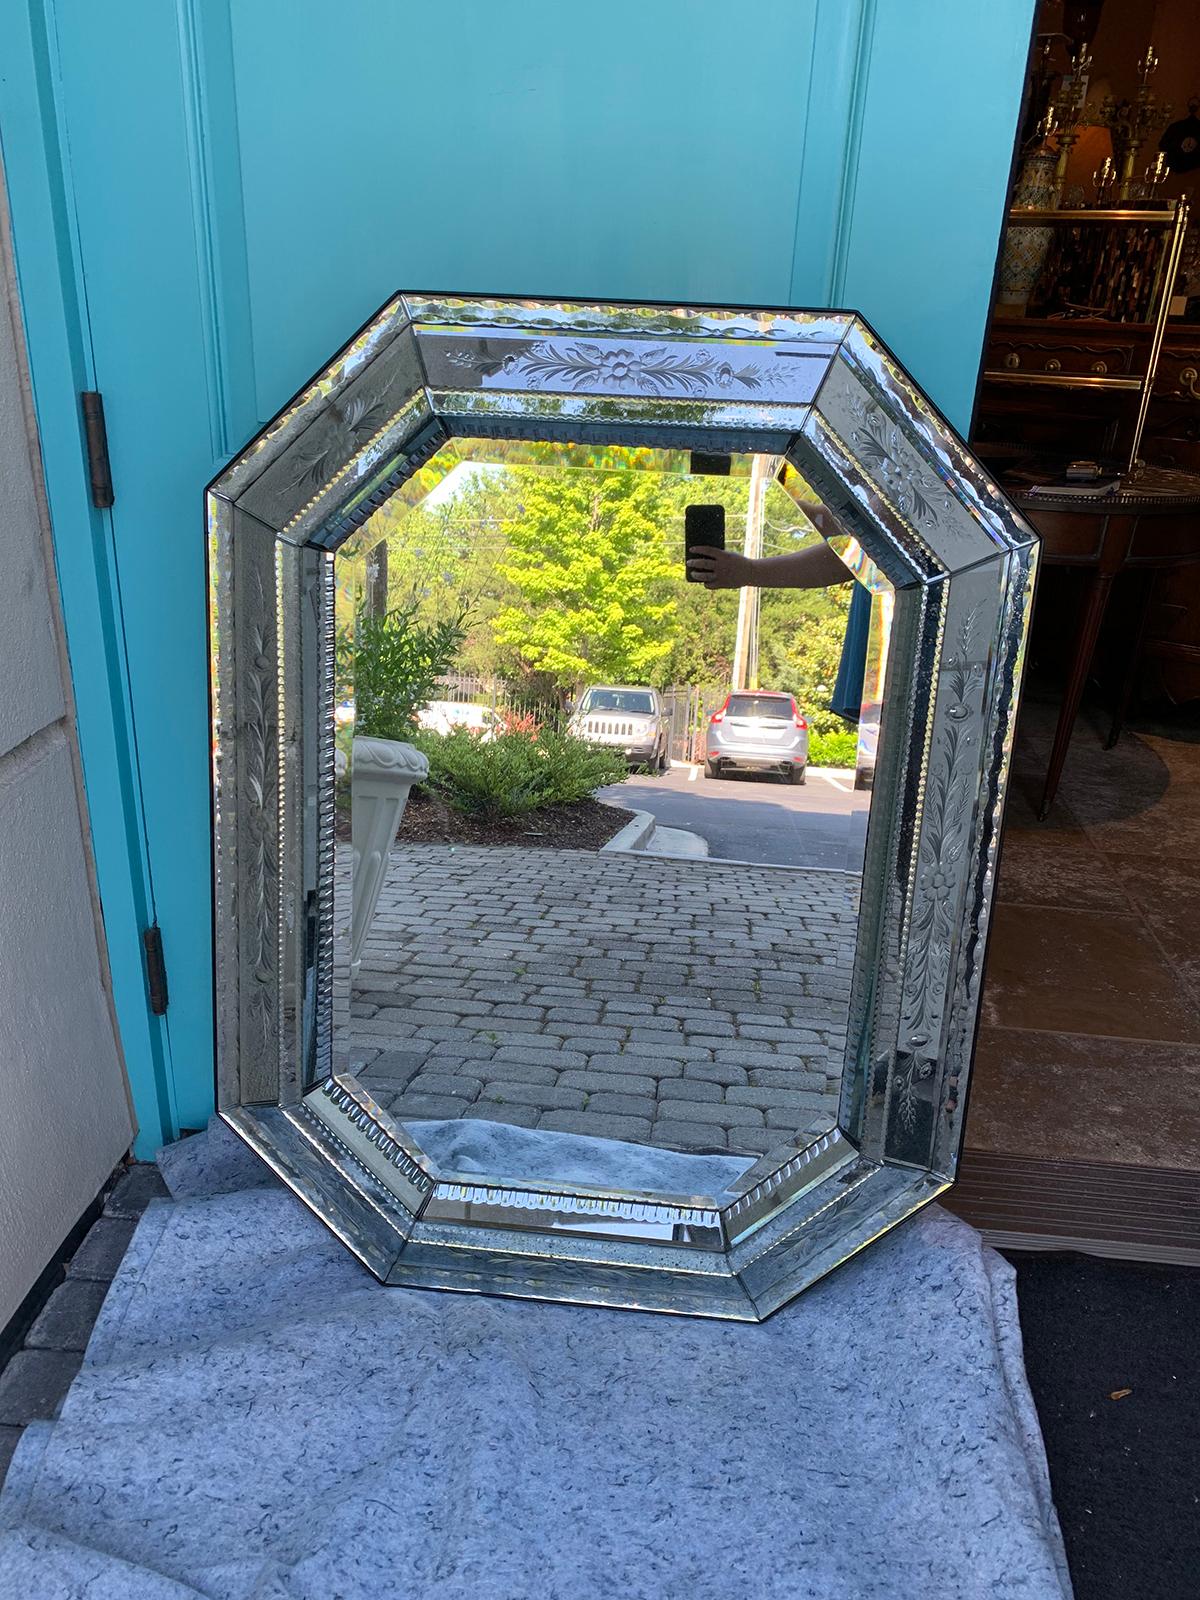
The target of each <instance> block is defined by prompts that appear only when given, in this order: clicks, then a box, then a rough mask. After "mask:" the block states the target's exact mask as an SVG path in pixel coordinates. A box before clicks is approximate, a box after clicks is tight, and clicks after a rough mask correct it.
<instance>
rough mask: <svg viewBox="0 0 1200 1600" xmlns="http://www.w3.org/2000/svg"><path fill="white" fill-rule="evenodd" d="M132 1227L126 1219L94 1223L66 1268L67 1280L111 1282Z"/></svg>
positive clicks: (127, 1243) (104, 1219)
mask: <svg viewBox="0 0 1200 1600" xmlns="http://www.w3.org/2000/svg"><path fill="white" fill-rule="evenodd" d="M136 1226H137V1224H136V1223H135V1222H134V1221H133V1220H132V1219H131V1218H128V1217H101V1218H100V1219H99V1221H97V1222H94V1223H93V1224H92V1226H91V1227H90V1228H89V1229H88V1233H87V1237H86V1238H85V1239H84V1241H83V1243H82V1244H81V1245H80V1246H79V1249H78V1250H77V1251H76V1252H75V1254H74V1255H73V1256H72V1257H71V1260H70V1261H69V1262H68V1264H67V1275H68V1277H72V1278H98V1279H101V1280H103V1281H105V1282H108V1281H109V1280H111V1279H112V1278H113V1277H115V1275H116V1271H117V1268H118V1267H119V1266H120V1265H121V1261H122V1259H123V1257H124V1255H125V1251H126V1250H127V1249H128V1247H129V1241H130V1239H132V1238H133V1230H134V1228H135V1227H136Z"/></svg>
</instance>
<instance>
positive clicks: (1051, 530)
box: [1009, 467, 1200, 818]
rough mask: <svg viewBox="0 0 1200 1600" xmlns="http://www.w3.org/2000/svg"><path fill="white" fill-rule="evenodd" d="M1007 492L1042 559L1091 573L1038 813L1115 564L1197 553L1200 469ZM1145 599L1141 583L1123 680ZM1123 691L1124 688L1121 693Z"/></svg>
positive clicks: (1064, 746) (1136, 647)
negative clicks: (1109, 484)
mask: <svg viewBox="0 0 1200 1600" xmlns="http://www.w3.org/2000/svg"><path fill="white" fill-rule="evenodd" d="M1009 494H1010V497H1011V498H1012V500H1013V502H1014V504H1015V505H1017V506H1019V507H1020V509H1021V511H1022V512H1023V513H1024V514H1025V516H1026V517H1028V519H1029V521H1030V522H1031V523H1032V524H1033V526H1034V527H1035V528H1036V529H1037V531H1038V533H1039V534H1040V535H1041V537H1042V560H1043V561H1045V562H1046V563H1047V564H1049V565H1051V566H1063V567H1083V568H1086V569H1087V570H1088V572H1089V574H1090V576H1089V578H1088V586H1087V594H1086V598H1085V601H1084V607H1083V615H1082V617H1081V619H1080V623H1079V628H1078V631H1077V633H1076V636H1075V643H1074V648H1073V650H1072V654H1071V666H1070V671H1069V673H1068V677H1067V687H1066V690H1065V692H1064V694H1063V699H1062V705H1061V707H1060V708H1059V713H1058V725H1057V727H1056V728H1055V730H1054V744H1053V746H1052V748H1051V751H1050V762H1049V766H1048V767H1047V769H1046V783H1045V788H1044V789H1043V791H1042V802H1041V806H1040V808H1039V811H1038V815H1039V816H1040V817H1043V818H1044V817H1045V816H1046V815H1047V813H1048V812H1049V810H1050V807H1051V806H1052V805H1053V804H1054V797H1055V795H1056V794H1057V793H1058V785H1059V780H1060V779H1061V777H1062V770H1063V764H1064V763H1065V761H1066V759H1067V750H1068V748H1069V746H1070V743H1071V734H1072V731H1073V730H1074V727H1075V718H1076V716H1077V715H1078V713H1079V703H1080V701H1081V700H1082V698H1083V690H1084V685H1085V684H1086V683H1087V677H1088V672H1089V671H1090V669H1091V665H1092V657H1093V655H1094V654H1095V650H1096V640H1097V639H1098V637H1099V634H1100V625H1101V623H1102V622H1103V621H1104V614H1105V612H1106V610H1107V609H1108V600H1109V595H1110V594H1111V592H1112V585H1113V579H1114V578H1115V577H1116V576H1117V574H1118V573H1121V572H1126V571H1139V570H1140V571H1144V572H1147V573H1153V572H1154V571H1156V570H1161V569H1164V568H1168V567H1176V566H1182V565H1183V564H1184V563H1186V562H1190V561H1200V474H1197V473H1192V472H1179V471H1175V470H1173V469H1169V468H1166V467H1143V468H1141V469H1140V470H1139V472H1138V473H1137V474H1136V476H1132V477H1127V478H1126V479H1125V481H1124V482H1123V483H1122V485H1121V486H1120V487H1119V488H1117V489H1115V490H1109V491H1108V492H1106V493H1102V494H1087V495H1077V494H1069V495H1068V494H1061V493H1060V494H1057V495H1056V494H1055V492H1054V491H1053V489H1048V490H1040V489H1032V488H1021V489H1018V490H1015V491H1014V490H1010V491H1009ZM1149 599H1150V596H1149V590H1148V588H1147V594H1146V600H1145V605H1144V609H1143V613H1142V623H1141V627H1140V629H1139V633H1138V637H1137V639H1136V640H1135V641H1134V643H1133V650H1132V653H1131V662H1130V672H1129V674H1128V676H1127V683H1130V684H1131V683H1132V673H1133V672H1134V671H1135V670H1136V665H1137V658H1138V655H1139V653H1140V648H1141V643H1142V640H1143V638H1144V633H1145V622H1146V618H1147V616H1148V614H1149ZM1125 698H1126V696H1125V695H1124V694H1123V696H1122V700H1123V701H1124V699H1125ZM1123 714H1124V705H1123V704H1122V705H1119V706H1118V709H1117V716H1116V718H1114V732H1113V734H1110V738H1109V741H1108V742H1109V743H1110V744H1112V743H1115V733H1116V732H1119V731H1120V718H1121V717H1122V716H1123Z"/></svg>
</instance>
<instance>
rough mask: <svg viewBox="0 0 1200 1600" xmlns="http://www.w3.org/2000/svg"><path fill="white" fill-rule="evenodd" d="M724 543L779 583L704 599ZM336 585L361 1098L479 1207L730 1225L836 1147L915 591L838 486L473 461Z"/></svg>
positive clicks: (416, 503)
mask: <svg viewBox="0 0 1200 1600" xmlns="http://www.w3.org/2000/svg"><path fill="white" fill-rule="evenodd" d="M714 467H715V470H714ZM698 506H699V507H705V508H711V507H719V508H720V514H719V515H718V514H717V513H714V512H712V511H709V512H708V513H707V517H708V523H707V524H705V519H704V517H701V518H700V519H699V521H694V520H691V518H693V517H694V516H695V513H691V514H690V513H689V509H688V508H689V507H693V508H694V507H698ZM722 523H723V528H724V537H725V545H726V548H727V549H728V550H730V551H734V552H738V553H748V554H749V555H750V557H751V558H752V559H755V560H757V561H762V560H764V559H765V560H766V562H767V565H766V566H760V567H756V568H754V569H752V570H753V572H754V575H755V576H756V577H758V579H759V580H760V582H759V583H757V584H755V585H752V586H750V587H746V588H739V587H737V586H731V587H727V588H721V589H710V588H709V587H707V586H706V585H705V584H703V583H696V582H688V581H687V578H686V574H685V557H684V552H685V547H686V546H687V545H688V544H689V542H690V539H691V531H692V530H694V529H696V528H703V527H704V526H706V525H708V526H718V527H719V526H720V525H721V524H722ZM826 539H828V541H829V542H828V545H827V544H826ZM692 547H693V548H695V546H694V545H693V546H692ZM807 550H812V551H814V553H815V552H819V551H826V552H828V551H832V552H834V553H835V554H836V555H837V556H838V557H839V558H840V559H839V560H838V562H837V563H836V564H834V570H833V573H832V575H831V574H830V572H829V571H828V570H827V569H828V566H829V563H828V562H827V563H826V570H825V571H824V573H823V574H822V573H821V572H820V571H819V566H815V567H814V568H813V569H812V570H813V573H814V575H815V581H808V580H805V582H804V586H799V587H798V586H795V585H794V583H786V584H784V583H780V582H778V581H777V577H776V574H778V571H779V569H778V567H775V568H774V569H772V567H771V565H770V563H771V560H772V559H773V558H779V557H785V556H792V555H795V554H797V553H798V552H802V551H807ZM334 560H335V596H336V598H335V632H336V664H335V680H336V682H335V696H334V699H335V709H334V721H335V734H334V744H335V780H334V791H335V805H336V828H335V836H336V843H335V874H334V876H335V916H334V1070H335V1072H338V1073H348V1074H351V1075H352V1076H353V1077H354V1078H356V1079H357V1080H358V1081H359V1083H360V1084H361V1085H362V1087H363V1088H365V1089H366V1090H367V1092H368V1093H369V1095H370V1096H371V1098H372V1099H373V1100H374V1101H375V1102H376V1104H377V1105H378V1106H379V1107H380V1108H382V1111H383V1112H384V1113H386V1115H387V1117H388V1119H390V1120H391V1121H392V1122H394V1123H396V1124H398V1125H399V1126H400V1127H401V1128H402V1129H403V1130H404V1133H405V1135H406V1136H407V1138H408V1140H409V1141H410V1142H411V1144H412V1145H414V1146H415V1147H416V1148H417V1149H418V1150H420V1151H421V1152H424V1153H425V1155H427V1156H428V1157H429V1158H430V1159H431V1161H432V1162H434V1163H436V1165H437V1168H438V1169H439V1170H440V1172H441V1173H442V1174H443V1175H449V1174H454V1175H462V1176H463V1177H464V1178H469V1177H470V1176H472V1175H486V1176H487V1177H489V1178H492V1179H496V1178H502V1179H505V1180H509V1179H511V1180H512V1181H513V1182H514V1183H529V1184H536V1183H554V1182H561V1183H564V1184H572V1185H577V1186H578V1185H583V1186H591V1187H596V1188H599V1189H604V1190H609V1191H611V1190H621V1191H626V1192H633V1193H637V1194H651V1195H655V1196H664V1195H676V1196H689V1197H700V1196H702V1197H705V1198H706V1199H711V1200H714V1201H716V1202H718V1203H726V1202H727V1201H728V1200H729V1199H730V1198H731V1197H733V1196H736V1195H738V1194H741V1193H744V1192H745V1191H746V1190H747V1189H748V1188H750V1187H752V1186H753V1185H754V1184H755V1183H756V1182H758V1181H759V1180H760V1179H761V1178H763V1177H764V1176H766V1175H767V1174H768V1173H770V1172H772V1171H774V1170H776V1169H777V1168H778V1167H779V1166H780V1165H781V1164H782V1163H783V1162H784V1161H787V1160H789V1159H790V1158H792V1157H793V1156H795V1155H796V1153H797V1151H799V1150H802V1149H804V1148H805V1147H807V1146H808V1145H810V1144H811V1143H812V1142H813V1141H814V1140H818V1139H820V1138H821V1136H822V1135H824V1134H826V1133H828V1132H829V1131H830V1130H831V1129H833V1128H834V1127H835V1126H836V1125H837V1121H838V1105H839V1097H840V1094H841V1082H842V1070H843V1059H844V1055H845V1048H846V1028H847V1008H848V1001H849V994H850V981H851V972H852V968H853V964H854V955H855V945H856V935H857V927H858V906H859V893H860V885H861V875H862V866H863V854H864V848H865V843H866V837H867V828H868V823H869V817H870V802H871V796H872V779H873V771H874V760H875V749H876V742H877V736H878V730H879V720H880V715H881V706H882V699H883V693H882V686H883V682H884V672H885V668H886V656H887V639H888V627H889V620H890V616H891V604H892V591H891V589H890V587H889V586H888V584H887V583H886V582H885V581H884V580H883V578H882V576H881V575H880V574H879V573H878V571H877V570H876V569H875V568H873V567H872V566H871V565H870V564H869V563H868V562H866V561H865V560H863V559H862V558H861V555H860V553H859V551H858V549H857V546H856V545H855V544H854V542H853V540H851V539H850V538H849V537H848V536H846V535H845V534H844V532H843V531H842V530H841V529H840V528H839V527H838V525H837V524H836V522H835V521H834V520H833V518H832V517H831V515H830V514H829V513H828V511H826V510H825V509H824V508H823V507H821V505H820V503H819V500H818V498H817V496H816V495H815V494H814V492H813V491H812V490H811V489H810V487H809V486H808V484H807V483H806V482H805V481H804V480H803V479H802V478H801V477H800V476H799V475H798V474H797V472H796V471H795V470H794V469H793V468H792V467H791V466H785V465H784V464H783V463H782V462H781V461H780V460H779V459H777V458H773V457H766V456H751V455H745V456H733V457H726V458H717V460H716V461H715V463H714V462H712V461H708V460H706V459H705V458H699V457H693V456H689V454H688V453H687V452H685V451H678V452H676V451H669V450H651V449H645V448H637V447H629V448H620V447H605V448H591V447H583V446H571V445H563V444H534V443H528V442H510V441H501V440H495V439H488V440H471V439H456V440H454V441H453V442H452V443H450V444H447V445H445V446H444V447H443V448H442V449H441V450H440V451H439V452H438V454H437V455H435V456H434V457H433V458H432V460H431V461H429V462H428V463H427V464H426V465H425V466H424V467H423V468H422V469H421V470H420V471H419V472H418V473H417V474H416V475H415V476H414V477H413V478H412V479H410V480H409V481H408V482H407V483H406V484H405V485H404V486H403V488H402V489H401V490H400V491H398V492H397V494H396V495H394V496H393V497H392V499H391V500H389V501H388V502H387V503H386V504H385V505H384V506H383V507H381V508H380V509H379V510H378V511H377V512H375V514H374V515H373V516H372V517H371V518H370V519H369V520H368V521H367V522H366V523H364V525H363V526H362V527H361V528H360V529H359V530H358V531H357V532H356V533H355V534H354V535H352V537H351V538H350V539H349V540H348V541H347V542H346V543H345V544H344V545H343V546H342V547H341V549H340V550H339V551H338V553H337V555H336V557H335V558H334ZM740 570H741V571H743V572H744V571H745V570H746V569H740ZM831 577H832V581H831ZM612 807H617V808H621V809H622V810H623V811H626V812H632V813H634V815H633V817H632V819H631V820H629V821H628V822H627V823H625V824H624V826H620V827H619V824H621V822H622V818H621V816H620V815H618V814H617V813H616V812H614V811H612V809H611V808H612ZM397 817H399V822H398V823H397ZM397 828H398V831H397ZM610 1231H611V1229H610ZM642 1236H644V1230H643V1233H642Z"/></svg>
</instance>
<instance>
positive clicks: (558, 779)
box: [411, 728, 628, 817]
mask: <svg viewBox="0 0 1200 1600" xmlns="http://www.w3.org/2000/svg"><path fill="white" fill-rule="evenodd" d="M411 742H412V743H413V744H416V745H417V746H419V748H420V749H421V750H423V751H424V753H425V755H426V756H427V757H428V758H429V778H428V786H429V787H430V788H431V789H433V790H434V791H435V792H436V793H438V794H440V795H441V796H442V797H443V799H445V800H446V802H447V803H448V804H449V805H452V806H453V807H454V808H455V810H457V811H463V812H466V813H468V814H469V815H473V816H479V817H518V816H521V815H523V814H524V813H526V812H529V811H536V810H537V808H538V807H539V806H548V805H562V804H566V803H568V802H570V801H572V800H582V799H584V798H585V796H587V795H589V794H591V792H592V790H593V789H598V788H600V787H601V786H602V785H603V784H608V783H620V782H622V781H623V780H624V779H625V778H626V777H627V776H628V771H627V768H626V765H625V762H624V761H623V760H622V758H621V757H620V756H618V755H615V754H614V753H613V752H612V751H610V750H600V749H597V748H596V747H595V746H594V745H590V744H587V743H585V742H584V740H582V739H576V738H575V737H573V736H572V735H571V734H566V733H559V732H557V731H556V730H554V729H552V728H542V729H541V730H540V731H539V732H537V733H530V732H527V731H522V730H514V731H512V732H508V733H499V734H497V735H496V736H495V737H494V738H486V739H485V738H480V736H479V735H478V734H477V733H474V732H472V731H471V730H470V729H467V728H455V729H454V730H453V732H451V733H442V734H438V733H420V734H417V735H415V736H412V738H411Z"/></svg>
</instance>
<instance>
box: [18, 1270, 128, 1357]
mask: <svg viewBox="0 0 1200 1600" xmlns="http://www.w3.org/2000/svg"><path fill="white" fill-rule="evenodd" d="M107 1293H108V1284H107V1283H106V1282H104V1281H102V1280H95V1279H91V1278H68V1279H67V1280H66V1282H65V1283H60V1284H59V1286H58V1288H57V1289H55V1291H54V1293H53V1294H52V1295H51V1296H50V1298H49V1300H47V1301H46V1304H45V1305H44V1306H43V1307H42V1309H41V1311H39V1312H38V1315H37V1320H36V1321H35V1322H34V1324H33V1327H32V1328H30V1330H29V1332H28V1334H27V1335H26V1337H25V1346H26V1349H29V1350H86V1349H87V1342H88V1339H89V1338H90V1337H91V1333H92V1328H93V1327H94V1326H95V1322H96V1318H97V1317H98V1316H99V1315H100V1307H101V1306H102V1305H103V1304H104V1297H105V1295H106V1294H107Z"/></svg>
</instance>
